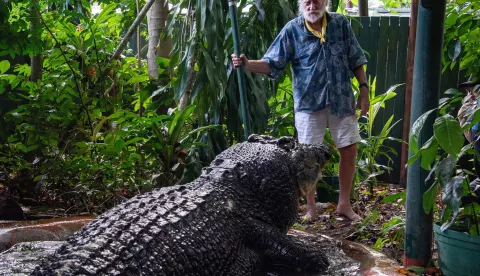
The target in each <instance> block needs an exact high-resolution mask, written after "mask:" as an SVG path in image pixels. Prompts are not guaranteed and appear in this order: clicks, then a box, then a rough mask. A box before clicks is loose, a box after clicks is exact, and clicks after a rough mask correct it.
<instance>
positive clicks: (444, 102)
mask: <svg viewBox="0 0 480 276" xmlns="http://www.w3.org/2000/svg"><path fill="white" fill-rule="evenodd" d="M445 94H446V95H447V96H448V97H447V98H443V99H441V100H440V104H439V107H438V108H436V109H432V110H429V111H427V112H425V113H424V114H423V115H422V116H420V117H419V118H418V119H417V120H416V121H415V123H414V124H413V126H412V129H411V131H410V139H409V140H410V145H409V150H410V152H411V154H412V157H411V158H410V159H409V161H408V163H409V165H411V164H413V162H420V163H421V167H422V168H423V169H425V170H427V171H430V173H429V175H428V177H427V179H426V183H427V184H430V183H431V186H430V187H429V189H428V190H427V191H426V192H425V194H424V195H423V209H424V211H425V213H427V214H428V213H430V212H431V211H432V209H434V206H435V201H436V198H437V195H438V193H439V191H441V194H442V202H443V204H444V205H445V207H444V208H443V209H441V212H440V213H437V215H438V219H439V221H440V223H441V224H442V226H441V230H442V231H444V230H445V229H448V228H449V227H451V226H452V225H456V226H464V227H466V228H467V229H468V231H469V232H470V234H472V235H479V229H480V225H479V223H478V222H479V214H480V205H479V204H478V200H471V202H466V201H464V199H465V198H466V197H469V198H472V197H473V198H476V196H475V194H473V193H472V191H471V190H470V185H469V177H468V176H469V175H470V174H471V172H470V171H469V170H468V169H466V168H464V167H462V166H460V164H459V160H460V158H462V157H463V156H466V155H467V154H471V155H475V154H476V153H475V151H474V150H473V148H472V147H473V143H475V142H476V141H472V142H471V143H468V144H467V145H464V143H465V139H464V137H463V133H464V132H465V131H467V130H468V129H470V128H472V126H474V125H476V124H478V123H480V109H479V108H478V107H476V108H475V110H472V112H471V116H470V120H469V121H468V122H467V123H466V124H465V125H464V126H460V123H459V121H458V118H457V117H456V115H452V114H454V112H455V110H457V107H458V105H459V104H460V103H461V101H462V99H463V97H464V95H463V93H461V92H459V91H457V90H456V89H449V90H448V91H446V92H445ZM437 112H438V116H437V117H436V119H435V123H434V125H433V136H432V137H430V139H428V140H427V142H425V143H424V144H423V145H422V144H420V143H419V137H420V135H421V133H422V129H423V127H424V124H425V121H426V120H427V119H428V118H429V117H430V116H432V114H436V113H437ZM419 159H420V161H418V160H419Z"/></svg>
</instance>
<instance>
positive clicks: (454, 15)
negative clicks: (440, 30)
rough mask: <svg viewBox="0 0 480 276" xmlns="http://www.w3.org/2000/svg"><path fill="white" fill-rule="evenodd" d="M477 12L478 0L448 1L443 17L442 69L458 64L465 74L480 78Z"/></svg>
mask: <svg viewBox="0 0 480 276" xmlns="http://www.w3.org/2000/svg"><path fill="white" fill-rule="evenodd" d="M479 13H480V3H479V2H478V1H468V0H456V1H449V4H448V5H447V11H446V18H445V35H444V48H443V65H444V69H443V70H446V69H447V68H450V69H452V68H453V67H455V66H456V65H458V66H459V67H460V69H462V70H465V74H466V75H467V76H469V75H473V76H474V77H476V79H477V80H478V79H479V78H480V64H479V63H478V56H479V55H480V46H479V44H478V41H480V17H479V16H478V15H479Z"/></svg>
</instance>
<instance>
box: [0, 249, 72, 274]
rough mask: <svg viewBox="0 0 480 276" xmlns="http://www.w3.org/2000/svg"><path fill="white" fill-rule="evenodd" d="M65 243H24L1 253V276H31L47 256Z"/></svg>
mask: <svg viewBox="0 0 480 276" xmlns="http://www.w3.org/2000/svg"><path fill="white" fill-rule="evenodd" d="M63 243H64V241H40V242H23V243H18V244H15V245H14V246H13V247H11V248H10V249H8V250H7V251H5V252H3V253H0V275H5V276H7V275H9V276H10V275H11V276H20V275H29V274H30V273H31V272H32V271H33V270H34V269H35V267H36V266H37V265H38V264H40V262H42V260H44V259H45V258H46V257H47V256H49V255H51V254H53V253H54V252H55V250H57V248H59V247H60V246H61V245H62V244H63Z"/></svg>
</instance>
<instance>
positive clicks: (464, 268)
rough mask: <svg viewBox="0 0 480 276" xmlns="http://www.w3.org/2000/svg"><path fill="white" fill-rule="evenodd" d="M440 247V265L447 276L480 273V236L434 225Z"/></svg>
mask: <svg viewBox="0 0 480 276" xmlns="http://www.w3.org/2000/svg"><path fill="white" fill-rule="evenodd" d="M433 231H434V232H435V239H436V242H437V248H438V265H439V267H440V270H441V271H442V275H445V276H453V275H455V276H474V275H475V276H476V275H480V237H479V236H471V235H468V234H465V233H463V232H459V231H455V230H453V229H451V228H450V229H447V230H445V231H444V232H442V231H441V230H440V225H439V224H438V223H435V224H434V225H433Z"/></svg>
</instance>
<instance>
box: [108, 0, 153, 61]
mask: <svg viewBox="0 0 480 276" xmlns="http://www.w3.org/2000/svg"><path fill="white" fill-rule="evenodd" d="M154 2H155V0H150V1H148V2H147V3H146V4H145V6H143V8H142V10H141V11H140V13H139V14H138V15H137V18H135V21H133V24H132V26H130V28H129V29H128V31H127V33H126V34H125V36H124V37H123V39H122V42H120V45H118V47H117V49H116V50H115V53H114V54H113V55H112V57H111V58H110V61H112V60H115V59H118V58H119V57H120V54H121V53H122V52H123V50H124V49H125V47H126V46H127V43H128V41H129V40H130V38H132V36H133V33H134V32H135V30H136V29H137V27H138V25H140V23H141V22H142V20H143V18H144V17H145V15H146V14H147V12H148V10H149V9H150V7H151V6H152V5H153V3H154Z"/></svg>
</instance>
